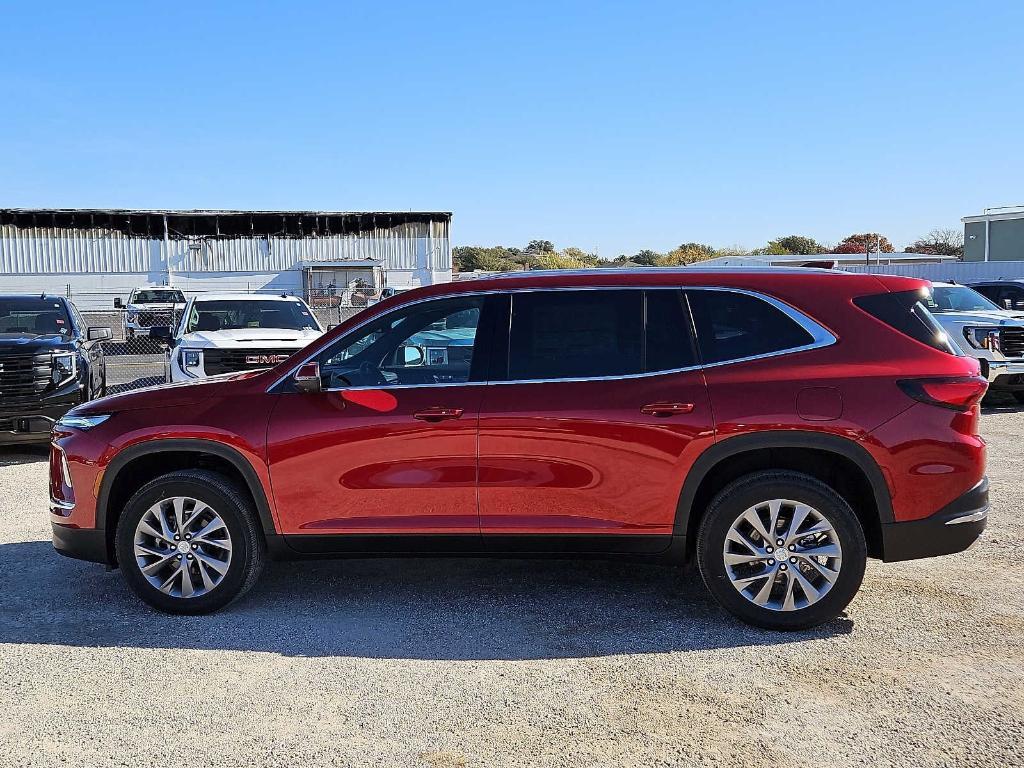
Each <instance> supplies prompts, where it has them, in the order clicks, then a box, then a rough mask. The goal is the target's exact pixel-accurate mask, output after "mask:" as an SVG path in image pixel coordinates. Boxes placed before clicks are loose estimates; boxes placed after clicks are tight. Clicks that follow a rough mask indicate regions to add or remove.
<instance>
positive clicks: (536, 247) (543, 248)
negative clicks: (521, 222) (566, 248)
mask: <svg viewBox="0 0 1024 768" xmlns="http://www.w3.org/2000/svg"><path fill="white" fill-rule="evenodd" d="M523 251H524V252H525V253H530V254H539V253H555V244H554V243H552V242H551V241H550V240H531V241H530V242H529V243H528V244H527V245H526V248H524V249H523Z"/></svg>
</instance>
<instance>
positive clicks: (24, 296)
mask: <svg viewBox="0 0 1024 768" xmlns="http://www.w3.org/2000/svg"><path fill="white" fill-rule="evenodd" d="M4 299H44V300H46V301H67V299H66V298H65V297H64V296H59V295H57V294H50V293H0V301H3V300H4Z"/></svg>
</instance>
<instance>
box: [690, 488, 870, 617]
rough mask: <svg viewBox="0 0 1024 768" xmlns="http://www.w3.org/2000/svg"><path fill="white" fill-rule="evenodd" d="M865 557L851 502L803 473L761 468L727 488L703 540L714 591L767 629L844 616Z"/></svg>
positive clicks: (707, 520) (702, 557)
mask: <svg viewBox="0 0 1024 768" xmlns="http://www.w3.org/2000/svg"><path fill="white" fill-rule="evenodd" d="M866 560H867V546H866V543H865V540H864V531H863V529H862V527H861V524H860V521H859V520H858V519H857V516H856V514H854V512H853V510H852V509H851V508H850V505H849V504H848V503H847V502H846V501H845V500H844V499H843V498H842V497H841V496H840V495H839V494H837V493H836V492H835V491H833V490H832V489H831V488H829V487H828V486H827V485H825V484H824V483H822V482H821V481H819V480H816V479H815V478H813V477H810V476H809V475H804V474H800V473H797V472H786V471H764V472H755V473H753V474H750V475H747V476H746V477H742V478H740V479H738V480H736V481H735V482H733V483H731V484H729V485H728V486H726V487H725V488H724V489H722V490H721V491H720V492H719V493H718V494H717V495H716V496H715V498H714V500H713V501H712V502H711V504H710V506H709V507H708V510H707V513H706V514H705V516H704V518H703V520H702V522H701V527H700V534H699V536H698V539H697V561H698V564H699V566H700V572H701V576H702V577H703V579H704V582H705V584H707V587H708V589H709V590H710V591H711V593H712V595H714V597H715V598H716V599H717V600H718V602H719V603H720V604H721V605H722V606H723V607H725V608H726V609H727V610H728V611H730V612H731V613H733V614H735V615H736V616H738V617H739V618H740V619H742V620H743V621H746V622H747V623H749V624H753V625H755V626H758V627H763V628H766V629H783V630H795V629H806V628H808V627H813V626H816V625H818V624H821V623H823V622H826V621H828V620H830V619H833V618H835V617H836V616H838V615H839V613H841V612H842V610H843V609H844V608H846V606H847V605H848V604H849V603H850V601H851V600H852V599H853V596H854V595H855V594H856V593H857V590H858V589H859V588H860V584H861V580H862V579H863V577H864V567H865V564H866Z"/></svg>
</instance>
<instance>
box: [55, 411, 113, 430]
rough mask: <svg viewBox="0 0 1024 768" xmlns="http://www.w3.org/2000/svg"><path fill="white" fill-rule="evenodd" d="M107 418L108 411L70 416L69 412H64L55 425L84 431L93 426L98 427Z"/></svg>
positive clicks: (108, 415) (108, 416)
mask: <svg viewBox="0 0 1024 768" xmlns="http://www.w3.org/2000/svg"><path fill="white" fill-rule="evenodd" d="M109 418H110V414H109V413H101V414H97V415H96V416H72V415H71V414H65V415H63V416H61V417H60V418H59V419H58V420H57V426H59V427H71V428H72V429H81V430H83V431H84V430H87V429H92V428H93V427H98V426H99V425H100V424H102V423H103V422H104V421H106V420H107V419H109Z"/></svg>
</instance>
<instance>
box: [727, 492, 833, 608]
mask: <svg viewBox="0 0 1024 768" xmlns="http://www.w3.org/2000/svg"><path fill="white" fill-rule="evenodd" d="M722 557H723V559H724V561H725V572H726V575H727V576H728V577H729V581H730V582H731V583H732V585H733V586H734V587H735V588H736V590H737V591H738V592H739V593H740V594H741V595H743V597H744V598H746V599H747V600H748V601H750V602H751V603H753V604H754V605H757V606H759V607H761V608H766V609H768V610H771V611H798V610H800V609H802V608H806V607H807V606H809V605H813V604H814V603H816V602H818V601H819V600H821V599H822V598H823V597H824V596H825V595H826V594H828V592H829V591H830V590H831V589H832V587H833V585H834V584H835V582H836V579H837V578H838V577H839V571H840V569H841V567H842V562H843V550H842V546H841V544H840V541H839V536H838V534H837V533H836V530H835V528H834V527H833V526H832V523H830V522H829V521H828V519H826V518H825V516H824V515H822V514H821V513H820V512H819V511H818V510H816V509H814V508H813V507H811V506H809V505H807V504H804V503H802V502H799V501H791V500H788V499H771V500H769V501H763V502H759V503H757V504H755V505H754V506H752V507H748V508H747V509H746V510H744V511H743V512H742V513H741V514H740V515H739V516H738V517H737V518H736V520H735V521H734V522H733V524H732V525H731V526H730V528H729V532H728V533H727V534H726V537H725V545H724V547H723V549H722Z"/></svg>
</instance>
